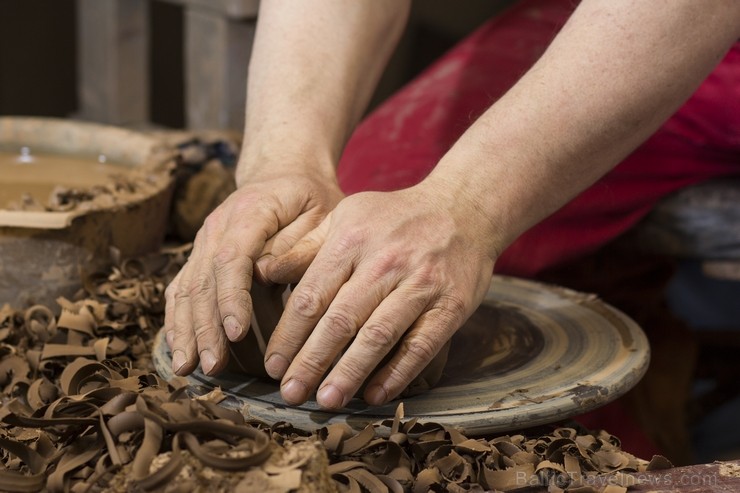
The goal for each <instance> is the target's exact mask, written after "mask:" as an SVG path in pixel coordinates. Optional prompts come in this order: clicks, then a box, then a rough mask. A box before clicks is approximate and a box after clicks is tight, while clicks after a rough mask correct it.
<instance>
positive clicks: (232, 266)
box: [193, 213, 276, 364]
mask: <svg viewBox="0 0 740 493" xmlns="http://www.w3.org/2000/svg"><path fill="white" fill-rule="evenodd" d="M262 217H263V215H262V214H258V213H255V214H253V216H252V218H253V220H252V221H251V222H250V223H249V224H247V225H244V224H243V223H241V222H237V223H236V224H233V223H229V224H227V226H226V231H227V233H226V234H225V235H224V237H223V239H222V240H221V242H220V243H219V245H218V247H216V248H215V250H214V251H213V254H212V257H211V258H212V262H204V263H203V264H202V265H203V268H204V269H206V271H204V272H203V276H206V278H207V275H208V272H213V276H214V280H215V283H214V286H215V292H214V293H211V292H203V293H199V295H198V296H195V297H194V298H193V309H194V310H196V309H201V310H203V311H204V312H203V313H208V310H209V309H210V307H208V306H206V305H209V304H210V305H213V304H214V300H215V301H216V305H217V307H218V316H217V317H214V320H215V321H216V322H217V324H218V330H220V327H221V326H223V330H224V331H225V332H226V336H227V337H228V339H229V340H231V341H239V340H241V339H243V338H244V337H245V336H246V335H247V331H248V330H249V325H250V322H251V319H252V298H251V297H250V296H249V289H250V288H251V287H252V274H253V265H254V259H255V258H256V256H257V254H258V253H259V252H260V251H261V250H262V248H263V247H264V245H265V239H266V238H267V237H268V236H269V235H271V234H272V232H273V229H274V228H276V225H275V224H274V223H272V222H271V221H269V220H265V219H263V218H262ZM211 330H214V331H215V330H217V328H216V327H212V328H211ZM199 347H200V346H199ZM223 357H224V358H226V357H227V354H226V352H224V354H223ZM220 363H221V362H220V361H219V364H220Z"/></svg>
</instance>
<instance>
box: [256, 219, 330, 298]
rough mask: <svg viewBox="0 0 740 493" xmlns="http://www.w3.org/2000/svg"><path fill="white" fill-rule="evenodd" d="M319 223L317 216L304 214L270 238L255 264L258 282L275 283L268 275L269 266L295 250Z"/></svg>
mask: <svg viewBox="0 0 740 493" xmlns="http://www.w3.org/2000/svg"><path fill="white" fill-rule="evenodd" d="M317 223H319V218H318V217H317V215H316V214H303V215H301V216H300V217H298V218H297V219H296V220H295V221H293V222H292V223H290V224H288V225H287V226H286V227H284V228H283V229H281V230H280V231H278V232H277V233H275V234H274V235H273V236H272V237H271V238H269V239H268V240H267V242H265V246H264V248H262V251H261V252H260V253H259V256H258V258H257V261H256V262H255V263H254V275H255V277H256V278H257V280H259V281H260V282H261V283H263V284H271V283H273V281H272V279H269V278H268V277H267V274H266V273H267V269H268V266H269V264H271V263H272V262H273V261H274V260H275V258H276V257H279V256H281V255H283V254H285V253H287V252H288V251H289V250H290V249H291V248H293V246H295V244H296V243H297V242H298V241H299V240H300V239H301V238H303V237H304V236H305V235H306V234H308V233H309V232H310V231H312V230H313V229H314V228H316V226H317Z"/></svg>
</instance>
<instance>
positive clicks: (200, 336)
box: [193, 322, 214, 343]
mask: <svg viewBox="0 0 740 493" xmlns="http://www.w3.org/2000/svg"><path fill="white" fill-rule="evenodd" d="M213 329H214V327H213V324H211V323H207V322H200V323H197V324H195V325H194V326H193V333H194V334H195V338H196V339H197V340H198V342H199V343H201V342H204V341H207V340H210V339H209V338H210V337H211V336H212V335H213V332H214V331H213Z"/></svg>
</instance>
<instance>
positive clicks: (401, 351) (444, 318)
mask: <svg viewBox="0 0 740 493" xmlns="http://www.w3.org/2000/svg"><path fill="white" fill-rule="evenodd" d="M465 306H466V305H465V303H464V302H463V301H462V300H460V299H459V298H457V297H454V296H450V295H447V296H443V297H441V298H440V299H438V300H437V301H436V302H435V304H434V305H433V306H432V308H431V309H430V310H428V311H426V312H424V313H423V314H422V315H421V316H420V317H419V319H418V320H417V321H416V323H414V325H413V326H412V327H411V329H409V331H408V332H407V333H406V335H405V337H403V338H402V340H401V343H400V345H399V348H398V350H397V351H396V353H395V354H394V355H393V357H392V358H391V360H390V361H389V362H388V364H387V365H385V366H384V367H383V368H381V369H380V370H379V371H378V372H377V373H376V374H375V375H374V376H373V378H372V379H371V380H370V382H368V385H367V387H366V389H365V395H364V397H365V401H366V402H367V403H368V404H371V405H376V406H379V405H381V404H385V403H386V402H388V401H389V400H391V399H394V398H396V397H397V396H398V395H399V394H400V393H401V392H402V391H403V389H405V388H406V387H407V386H408V385H409V383H411V381H412V380H413V379H414V378H416V377H417V376H418V375H419V373H421V371H422V370H423V369H424V368H425V367H426V366H427V365H428V364H429V362H431V361H432V359H433V358H434V357H435V356H436V355H437V353H438V352H439V351H440V349H442V347H443V346H444V345H445V344H446V343H447V341H448V339H449V338H450V337H452V334H453V333H454V332H455V331H456V330H457V329H458V328H459V327H460V326H461V325H462V324H463V322H464V321H465V316H466V315H465V314H466V310H465Z"/></svg>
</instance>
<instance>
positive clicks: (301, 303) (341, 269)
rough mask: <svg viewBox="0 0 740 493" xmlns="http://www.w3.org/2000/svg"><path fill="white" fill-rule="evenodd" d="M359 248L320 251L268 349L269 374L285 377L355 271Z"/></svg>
mask: <svg viewBox="0 0 740 493" xmlns="http://www.w3.org/2000/svg"><path fill="white" fill-rule="evenodd" d="M355 255H356V252H354V251H352V248H351V247H350V248H349V249H348V250H344V251H343V250H340V249H337V248H334V249H333V251H331V252H325V253H324V254H323V255H319V256H318V257H317V258H316V261H315V262H314V263H313V264H312V265H311V267H310V268H309V269H308V271H307V272H306V275H305V276H304V277H303V279H302V280H301V282H299V283H298V285H296V286H295V288H294V289H293V290H292V292H291V294H290V297H289V298H288V301H287V303H286V305H285V310H284V311H283V315H282V317H280V321H279V322H278V324H277V327H275V331H274V332H273V334H272V336H271V337H270V342H269V343H268V345H267V351H266V352H265V369H266V370H267V373H268V375H270V376H271V377H272V378H275V379H281V378H282V377H283V375H284V374H285V371H286V370H287V369H288V366H289V364H290V361H292V360H293V358H294V357H295V355H296V354H298V351H299V350H300V348H301V346H303V343H304V342H305V341H306V339H308V336H309V334H310V333H311V330H312V329H313V328H314V327H315V326H316V324H317V323H318V321H319V320H320V319H321V317H322V316H323V315H324V312H325V311H326V309H327V308H328V307H329V305H330V304H331V301H332V300H333V299H334V296H335V295H336V294H337V292H338V291H339V289H340V288H341V286H342V284H344V283H345V282H346V281H347V279H349V277H350V275H351V273H352V267H353V263H354V258H355Z"/></svg>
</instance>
